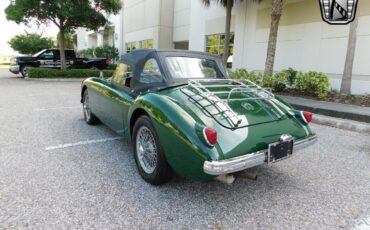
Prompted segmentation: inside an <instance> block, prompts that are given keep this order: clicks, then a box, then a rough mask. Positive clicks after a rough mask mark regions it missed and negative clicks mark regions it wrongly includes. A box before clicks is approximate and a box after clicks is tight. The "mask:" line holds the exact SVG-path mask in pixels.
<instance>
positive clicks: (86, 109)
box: [82, 89, 100, 125]
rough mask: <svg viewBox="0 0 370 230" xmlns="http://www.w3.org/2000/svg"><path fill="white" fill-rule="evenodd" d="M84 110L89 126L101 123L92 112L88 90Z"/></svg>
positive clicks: (85, 94) (83, 102) (83, 103)
mask: <svg viewBox="0 0 370 230" xmlns="http://www.w3.org/2000/svg"><path fill="white" fill-rule="evenodd" d="M82 108H83V113H84V118H85V121H86V123H87V124H89V125H97V124H99V123H100V121H99V119H98V118H97V117H96V116H95V115H94V114H93V113H92V112H91V107H90V100H89V94H88V92H87V89H86V90H85V91H84V95H83V101H82Z"/></svg>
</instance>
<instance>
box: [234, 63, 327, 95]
mask: <svg viewBox="0 0 370 230" xmlns="http://www.w3.org/2000/svg"><path fill="white" fill-rule="evenodd" d="M228 73H229V76H230V77H231V78H233V79H245V80H250V81H252V82H254V83H256V84H258V85H261V86H262V87H266V88H271V89H272V90H273V91H274V92H282V91H284V90H285V89H286V88H287V87H288V86H289V87H290V88H291V89H293V90H297V91H299V92H301V93H303V94H305V95H309V96H315V97H319V98H325V97H327V95H328V91H329V89H330V81H329V77H328V76H327V75H326V74H324V73H321V72H315V71H309V72H307V73H302V72H299V71H296V70H293V69H291V68H289V69H287V70H282V71H280V72H277V73H275V74H274V75H273V76H265V75H264V74H263V73H256V72H253V71H252V72H248V71H247V70H245V69H237V70H235V71H232V70H229V71H228Z"/></svg>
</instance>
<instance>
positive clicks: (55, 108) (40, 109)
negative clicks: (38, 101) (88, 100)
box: [33, 106, 82, 112]
mask: <svg viewBox="0 0 370 230" xmlns="http://www.w3.org/2000/svg"><path fill="white" fill-rule="evenodd" d="M77 108H79V109H81V108H82V106H65V107H54V108H39V109H34V110H33V111H35V112H40V111H48V110H58V109H77Z"/></svg>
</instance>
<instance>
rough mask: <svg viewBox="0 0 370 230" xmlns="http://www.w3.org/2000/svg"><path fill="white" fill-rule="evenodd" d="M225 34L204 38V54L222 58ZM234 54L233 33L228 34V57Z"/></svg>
mask: <svg viewBox="0 0 370 230" xmlns="http://www.w3.org/2000/svg"><path fill="white" fill-rule="evenodd" d="M224 45H225V34H212V35H207V36H206V52H208V53H211V54H216V55H220V56H222V55H223V54H224ZM233 53H234V33H230V48H229V55H233Z"/></svg>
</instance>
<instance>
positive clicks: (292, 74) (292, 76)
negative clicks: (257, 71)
mask: <svg viewBox="0 0 370 230" xmlns="http://www.w3.org/2000/svg"><path fill="white" fill-rule="evenodd" d="M281 72H283V73H285V74H286V76H287V80H288V84H289V85H290V86H294V84H295V81H296V79H297V75H298V74H299V72H298V71H297V70H295V69H293V68H290V67H289V68H288V69H285V70H282V71H281Z"/></svg>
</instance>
